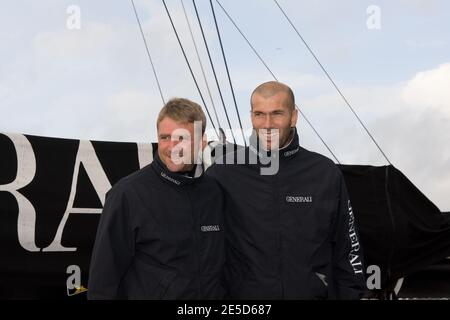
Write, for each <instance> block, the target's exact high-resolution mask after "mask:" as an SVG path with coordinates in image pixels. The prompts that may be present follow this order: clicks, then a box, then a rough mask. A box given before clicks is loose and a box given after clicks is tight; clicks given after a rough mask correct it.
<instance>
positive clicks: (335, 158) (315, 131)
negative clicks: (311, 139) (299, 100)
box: [295, 105, 341, 164]
mask: <svg viewBox="0 0 450 320" xmlns="http://www.w3.org/2000/svg"><path fill="white" fill-rule="evenodd" d="M295 107H296V108H297V110H298V111H299V112H300V114H301V115H302V117H303V118H304V119H305V120H306V122H307V123H308V124H309V126H310V127H311V128H312V129H313V130H314V133H315V134H316V135H317V136H318V137H319V139H320V141H322V143H323V144H324V145H325V147H326V148H327V149H328V152H329V153H331V155H332V156H333V158H334V160H336V162H337V163H338V164H341V162H340V161H339V160H338V158H337V157H336V155H335V154H334V153H333V151H331V149H330V147H328V145H327V144H326V143H325V140H323V139H322V137H321V135H320V134H319V132H317V130H316V129H315V128H314V126H313V125H312V123H311V122H310V121H309V120H308V118H307V117H306V116H305V114H304V113H303V112H302V111H301V110H300V108H299V107H297V105H295Z"/></svg>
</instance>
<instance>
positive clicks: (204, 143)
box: [201, 133, 208, 150]
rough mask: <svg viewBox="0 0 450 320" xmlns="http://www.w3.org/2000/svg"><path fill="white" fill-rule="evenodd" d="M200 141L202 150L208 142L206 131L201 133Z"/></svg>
mask: <svg viewBox="0 0 450 320" xmlns="http://www.w3.org/2000/svg"><path fill="white" fill-rule="evenodd" d="M201 143H202V144H201V147H202V150H205V148H206V145H207V144H208V140H207V137H206V133H204V134H203V136H202V142H201Z"/></svg>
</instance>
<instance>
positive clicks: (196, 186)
mask: <svg viewBox="0 0 450 320" xmlns="http://www.w3.org/2000/svg"><path fill="white" fill-rule="evenodd" d="M223 227H224V225H223V200H222V192H221V190H220V187H219V186H218V185H217V183H216V182H215V181H214V179H212V178H210V177H207V176H204V175H203V176H201V177H199V178H192V177H188V176H184V175H180V174H174V173H172V172H170V171H168V170H167V168H166V167H165V166H164V164H163V163H162V162H161V160H160V159H159V157H158V156H157V155H156V156H155V159H154V161H153V163H152V164H150V165H148V166H146V167H144V168H143V169H141V170H139V171H137V172H135V173H133V174H131V175H130V176H128V177H125V178H123V179H122V180H120V181H119V182H118V183H117V184H115V185H114V187H113V188H112V189H111V190H110V191H109V192H108V193H107V196H106V202H105V206H104V209H103V213H102V215H101V219H100V223H99V226H98V230H97V236H96V240H95V246H94V250H93V254H92V259H91V265H90V274H89V286H88V298H89V299H116V298H119V299H221V298H223V296H224V287H223V282H222V281H223V279H222V272H223V265H224V258H225V254H224V242H225V239H224V230H223Z"/></svg>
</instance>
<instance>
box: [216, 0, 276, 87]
mask: <svg viewBox="0 0 450 320" xmlns="http://www.w3.org/2000/svg"><path fill="white" fill-rule="evenodd" d="M216 2H217V4H218V5H219V6H220V8H222V11H223V12H224V13H225V15H226V16H227V17H228V20H230V22H231V23H232V24H233V25H234V27H235V28H236V30H237V31H238V32H239V33H240V34H241V36H242V37H243V38H244V40H245V41H246V42H247V44H248V45H249V46H250V48H251V49H252V50H253V52H254V53H255V54H256V56H257V57H258V59H259V61H261V62H262V64H263V65H264V66H265V67H266V69H267V71H269V73H270V74H271V75H272V77H273V78H274V79H275V80H276V81H278V79H277V77H276V76H275V75H274V74H273V72H272V70H270V68H269V66H268V65H267V64H266V62H265V61H264V60H263V58H262V57H261V56H260V55H259V53H258V51H256V49H255V48H254V47H253V45H252V44H251V43H250V41H249V40H248V39H247V37H246V36H245V35H244V33H243V32H242V31H241V29H240V28H239V27H238V26H237V24H236V23H235V22H234V20H233V19H232V18H231V16H230V15H229V14H228V12H227V10H225V8H224V7H223V6H222V4H221V3H220V2H219V0H216Z"/></svg>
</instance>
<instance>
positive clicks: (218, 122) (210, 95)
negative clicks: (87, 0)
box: [180, 0, 231, 129]
mask: <svg viewBox="0 0 450 320" xmlns="http://www.w3.org/2000/svg"><path fill="white" fill-rule="evenodd" d="M180 2H181V6H182V8H183V13H184V17H185V18H186V23H187V25H188V28H189V33H190V34H191V39H192V42H193V44H194V48H195V53H196V54H197V59H198V63H199V64H200V69H201V71H202V75H203V79H204V81H205V85H206V89H207V91H208V95H209V99H210V101H211V104H212V106H213V111H214V115H215V117H216V121H217V124H218V125H219V128H221V127H222V126H221V125H220V121H219V116H218V115H217V110H216V105H215V104H214V99H213V97H212V94H211V90H210V89H209V84H208V81H207V80H206V74H205V70H204V68H203V63H202V60H201V59H200V54H199V52H198V48H197V43H196V42H195V38H194V34H193V33H192V29H191V23H190V22H189V18H188V16H187V13H186V8H185V7H184V3H183V0H180ZM230 129H231V128H230Z"/></svg>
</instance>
